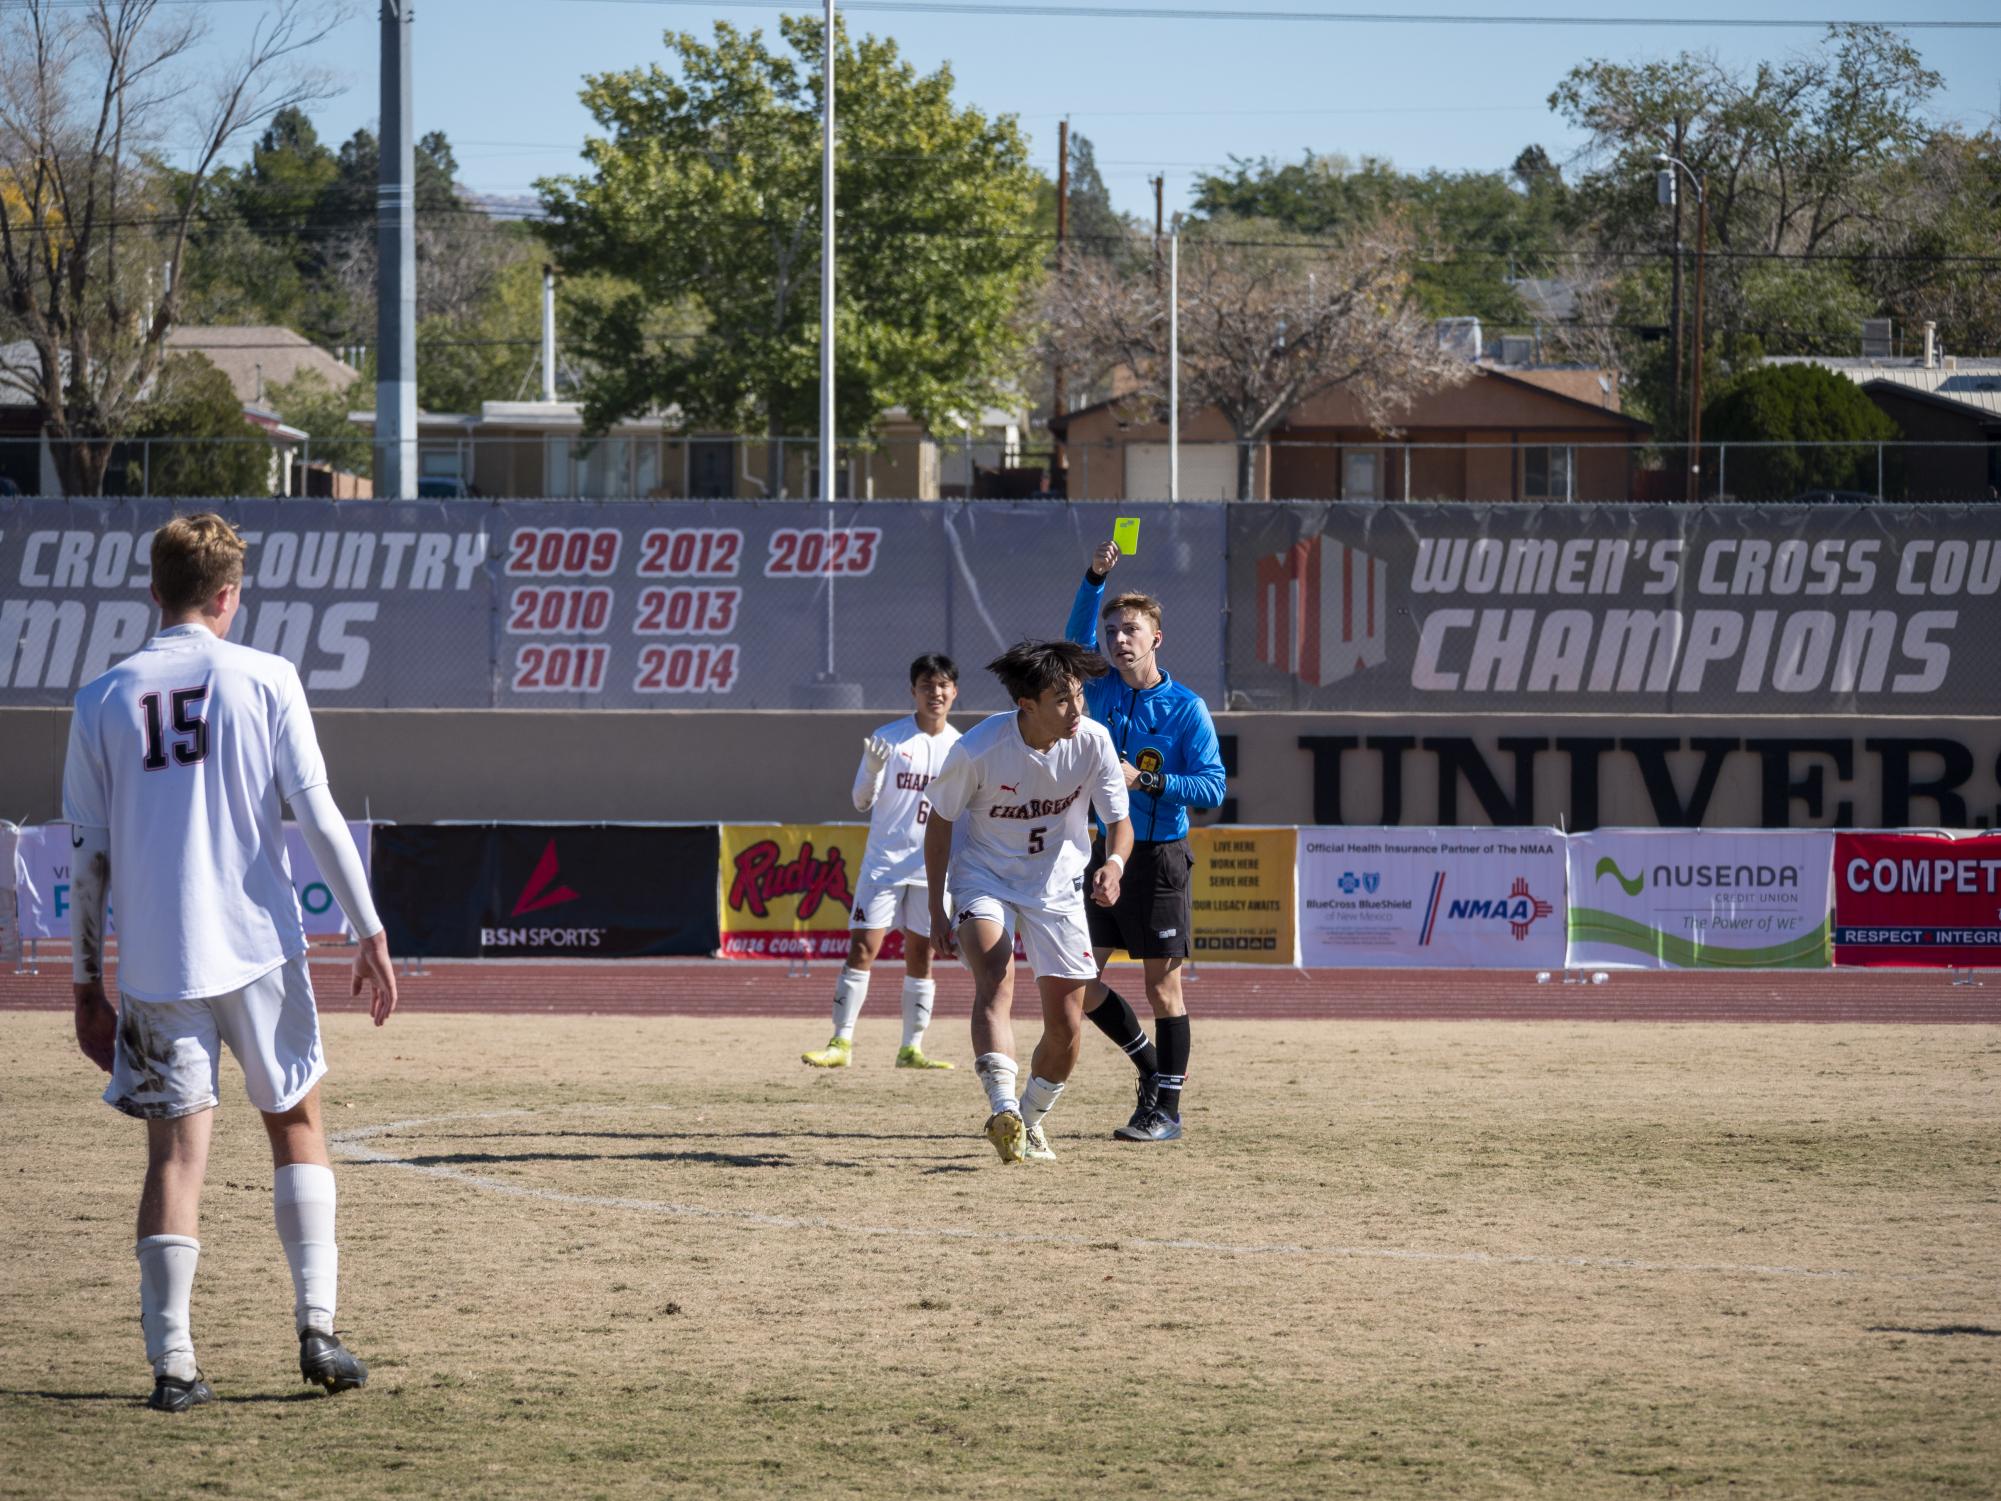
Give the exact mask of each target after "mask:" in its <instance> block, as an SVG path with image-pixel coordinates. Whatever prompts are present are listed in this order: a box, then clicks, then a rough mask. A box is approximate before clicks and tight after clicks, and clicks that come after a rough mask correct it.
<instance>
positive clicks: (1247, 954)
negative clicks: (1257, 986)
mask: <svg viewBox="0 0 2001 1501" xmlns="http://www.w3.org/2000/svg"><path fill="white" fill-rule="evenodd" d="M1188 847H1189V850H1190V852H1191V853H1192V854H1193V855H1194V857H1195V872H1194V877H1193V881H1192V888H1193V889H1192V890H1191V891H1190V892H1189V904H1190V906H1191V907H1192V908H1193V909H1194V926H1195V935H1194V936H1195V959H1196V961H1197V962H1198V963H1204V964H1206V963H1212V962H1213V963H1221V964H1292V963H1294V962H1295V961H1296V958H1297V953H1298V946H1299V942H1298V934H1297V932H1296V931H1295V924H1294V921H1293V864H1294V861H1295V860H1296V858H1297V855H1298V830H1296V829H1258V828H1243V827H1238V826H1235V825H1223V826H1219V827H1215V828H1206V829H1205V828H1196V829H1190V830H1189V831H1188Z"/></svg>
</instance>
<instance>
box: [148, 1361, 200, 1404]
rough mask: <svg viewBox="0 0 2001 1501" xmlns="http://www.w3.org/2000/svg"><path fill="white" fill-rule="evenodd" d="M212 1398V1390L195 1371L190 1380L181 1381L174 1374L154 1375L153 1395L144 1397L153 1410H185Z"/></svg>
mask: <svg viewBox="0 0 2001 1501" xmlns="http://www.w3.org/2000/svg"><path fill="white" fill-rule="evenodd" d="M214 1400H215V1392H214V1390H213V1389H212V1388H211V1387H210V1386H209V1384H208V1383H207V1382H206V1381H204V1380H202V1379H201V1373H200V1372H199V1371H197V1372H196V1373H195V1379H194V1380H192V1381H182V1380H180V1379H179V1378H178V1377H175V1376H155V1377H154V1378H153V1395H152V1396H150V1397H148V1398H147V1399H146V1405H147V1406H148V1407H150V1408H152V1409H153V1411H155V1412H186V1411H187V1410H188V1409H189V1408H190V1407H199V1406H201V1405H202V1403H204V1402H213V1401H214Z"/></svg>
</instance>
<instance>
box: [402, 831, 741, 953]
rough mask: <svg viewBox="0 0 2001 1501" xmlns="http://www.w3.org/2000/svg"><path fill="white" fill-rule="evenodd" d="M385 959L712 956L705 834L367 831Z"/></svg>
mask: <svg viewBox="0 0 2001 1501" xmlns="http://www.w3.org/2000/svg"><path fill="white" fill-rule="evenodd" d="M374 853H375V869H374V872H373V875H374V880H373V884H374V887H375V900H376V905H377V907H378V908H379V909H380V910H381V913H382V921H383V924H384V926H385V927H386V928H387V929H388V931H389V951H390V952H391V953H393V954H397V955H399V956H400V955H405V954H409V955H419V956H423V957H425V958H441V959H442V958H460V959H627V958H636V957H640V956H644V955H671V954H711V953H714V952H715V949H716V884H715V869H716V830H715V827H714V825H711V824H704V825H694V826H668V827H660V826H648V825H643V824H639V825H627V826H613V827H603V826H599V825H581V824H559V825H547V824H486V825H477V824H379V825H377V826H376V829H375V851H374Z"/></svg>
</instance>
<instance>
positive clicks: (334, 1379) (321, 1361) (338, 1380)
mask: <svg viewBox="0 0 2001 1501" xmlns="http://www.w3.org/2000/svg"><path fill="white" fill-rule="evenodd" d="M299 1375H300V1377H301V1378H302V1379H304V1380H305V1381H307V1382H309V1383H317V1384H318V1385H320V1386H323V1387H325V1388H326V1389H327V1391H328V1392H329V1393H333V1392H345V1391H352V1390H353V1389H354V1388H355V1387H357V1386H366V1385H368V1367H367V1366H365V1365H363V1364H362V1363H361V1358H360V1357H359V1356H357V1355H356V1354H355V1353H354V1351H352V1350H350V1349H348V1348H347V1346H345V1345H343V1344H342V1343H341V1342H340V1336H339V1335H337V1334H322V1333H320V1332H319V1330H317V1329H301V1330H300V1331H299Z"/></svg>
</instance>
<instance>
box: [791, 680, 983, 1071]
mask: <svg viewBox="0 0 2001 1501" xmlns="http://www.w3.org/2000/svg"><path fill="white" fill-rule="evenodd" d="M910 697H911V700H912V701H913V703H914V704H915V712H913V713H910V714H906V715H904V717H903V718H901V719H899V720H897V721H895V722H894V723H893V724H886V725H884V726H883V727H882V728H881V729H879V730H877V731H876V732H875V733H874V734H873V735H870V736H869V737H868V738H867V739H866V740H864V741H863V742H862V760H861V765H860V766H859V767H858V768H857V769H856V771H855V786H854V801H855V811H856V812H857V813H867V814H868V815H869V829H868V849H867V850H866V851H865V852H864V853H863V855H862V863H861V875H860V881H859V889H858V890H857V891H856V893H855V910H854V925H853V927H852V928H851V929H850V930H849V934H848V961H847V963H846V965H845V966H843V968H842V970H841V977H840V979H838V980H836V981H835V982H834V1035H833V1038H832V1040H831V1041H829V1042H828V1044H827V1045H826V1046H825V1047H824V1048H820V1049H817V1050H816V1051H814V1052H811V1053H802V1054H800V1055H799V1056H800V1057H801V1058H802V1059H803V1060H804V1061H805V1062H807V1063H809V1064H811V1065H812V1066H813V1067H814V1068H846V1067H847V1066H848V1064H849V1063H850V1062H851V1061H852V1060H853V1058H854V1037H855V1020H856V1018H858V1017H859V1016H860V1015H861V1011H862V1002H863V1001H865V1000H866V999H867V998H868V981H869V966H871V965H872V964H874V963H875V959H876V955H877V954H878V953H880V952H881V951H882V941H883V939H884V938H885V937H886V936H887V935H888V933H889V930H890V929H891V928H901V929H902V930H903V969H904V975H903V1045H902V1047H900V1048H898V1049H897V1053H896V1066H897V1067H898V1068H928V1069H943V1068H950V1067H952V1065H951V1064H949V1063H945V1062H943V1061H941V1060H939V1059H936V1058H927V1057H925V1056H924V1046H923V1044H924V1029H925V1028H927V1027H928V1026H930V1025H931V1004H932V1001H933V999H934V998H935V997H936V995H937V993H938V985H937V982H936V981H935V980H933V979H932V978H931V924H930V921H929V918H928V909H927V906H926V903H925V898H924V825H925V822H926V820H927V819H929V817H930V815H931V804H930V801H929V800H928V798H927V796H926V794H927V792H928V790H929V788H930V786H931V782H932V779H933V778H934V777H936V776H937V775H938V773H939V772H940V771H942V770H944V768H945V755H946V752H948V751H950V750H951V749H952V747H953V745H954V744H956V743H957V741H958V739H959V732H958V731H957V730H955V729H953V728H952V726H951V725H950V724H949V723H947V722H946V719H945V716H946V715H947V714H949V713H950V712H951V711H952V705H953V703H954V702H955V701H957V699H958V697H959V669H958V666H957V664H955V663H954V662H953V661H952V659H951V658H950V657H948V656H945V655H943V654H941V653H938V652H930V653H927V654H926V655H924V656H921V657H919V658H918V659H917V660H916V661H915V662H912V663H911V664H910Z"/></svg>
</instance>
